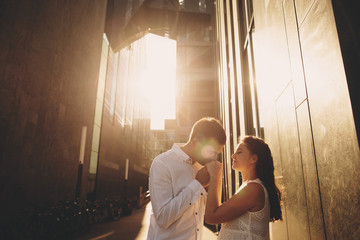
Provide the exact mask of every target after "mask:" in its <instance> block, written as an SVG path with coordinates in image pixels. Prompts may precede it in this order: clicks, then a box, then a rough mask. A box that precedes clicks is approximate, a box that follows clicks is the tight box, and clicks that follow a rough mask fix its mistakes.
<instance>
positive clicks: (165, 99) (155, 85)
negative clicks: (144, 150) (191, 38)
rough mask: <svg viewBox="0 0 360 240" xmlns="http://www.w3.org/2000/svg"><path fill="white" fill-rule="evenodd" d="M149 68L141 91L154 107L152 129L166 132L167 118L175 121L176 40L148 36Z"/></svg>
mask: <svg viewBox="0 0 360 240" xmlns="http://www.w3.org/2000/svg"><path fill="white" fill-rule="evenodd" d="M145 44H146V51H145V53H144V55H143V57H145V58H146V63H145V65H146V67H145V68H144V69H142V72H141V80H140V82H139V86H138V90H140V94H142V96H143V97H144V98H145V99H148V101H149V104H150V107H151V129H153V130H154V129H164V126H165V122H164V120H165V119H175V118H176V113H175V97H176V92H175V90H176V81H175V79H176V41H175V40H171V39H168V38H165V37H161V36H158V35H155V34H147V35H146V36H145Z"/></svg>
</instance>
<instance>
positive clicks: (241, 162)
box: [231, 142, 254, 171]
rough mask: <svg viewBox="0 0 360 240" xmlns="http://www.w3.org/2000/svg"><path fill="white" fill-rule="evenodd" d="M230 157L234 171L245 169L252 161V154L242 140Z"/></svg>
mask: <svg viewBox="0 0 360 240" xmlns="http://www.w3.org/2000/svg"><path fill="white" fill-rule="evenodd" d="M231 158H232V159H233V162H232V169H234V170H236V171H242V170H245V169H247V168H249V166H251V165H252V164H253V163H254V161H253V160H254V154H252V153H251V152H250V150H249V149H248V148H247V147H246V144H245V143H243V142H241V143H240V144H239V145H238V147H237V149H236V152H235V153H234V154H233V155H232V156H231Z"/></svg>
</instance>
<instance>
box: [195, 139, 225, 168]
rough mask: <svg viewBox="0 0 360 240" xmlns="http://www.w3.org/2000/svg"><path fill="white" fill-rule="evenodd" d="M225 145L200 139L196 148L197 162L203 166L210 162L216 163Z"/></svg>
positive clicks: (211, 140)
mask: <svg viewBox="0 0 360 240" xmlns="http://www.w3.org/2000/svg"><path fill="white" fill-rule="evenodd" d="M223 148H224V145H223V144H219V143H218V142H217V140H215V139H213V138H211V139H206V138H204V139H198V141H197V145H196V148H195V152H196V153H195V155H196V159H195V160H196V161H197V162H198V163H200V164H201V165H203V166H204V165H205V164H207V163H208V162H210V161H216V160H217V158H218V155H219V154H220V153H221V152H222V151H223Z"/></svg>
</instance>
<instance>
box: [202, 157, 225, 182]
mask: <svg viewBox="0 0 360 240" xmlns="http://www.w3.org/2000/svg"><path fill="white" fill-rule="evenodd" d="M205 166H206V168H207V170H208V172H209V174H210V178H220V177H221V174H222V163H220V162H218V161H211V162H209V163H208V164H206V165H205Z"/></svg>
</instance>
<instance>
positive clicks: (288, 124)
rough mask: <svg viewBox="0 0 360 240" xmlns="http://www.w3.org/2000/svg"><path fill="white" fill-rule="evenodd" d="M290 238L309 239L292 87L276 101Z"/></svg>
mask: <svg viewBox="0 0 360 240" xmlns="http://www.w3.org/2000/svg"><path fill="white" fill-rule="evenodd" d="M276 111H277V121H278V129H279V144H280V154H281V163H282V174H283V177H284V181H283V184H284V188H285V189H284V191H283V193H284V197H285V205H286V218H287V221H288V224H287V226H288V234H289V239H299V240H305V239H310V236H309V225H308V215H307V205H306V194H305V189H304V179H303V169H302V163H301V157H300V146H299V136H298V130H297V123H296V113H295V103H294V96H293V90H292V85H291V84H290V85H289V86H288V87H287V88H286V90H285V91H284V92H283V94H282V95H281V96H280V97H279V99H278V100H277V102H276Z"/></svg>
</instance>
